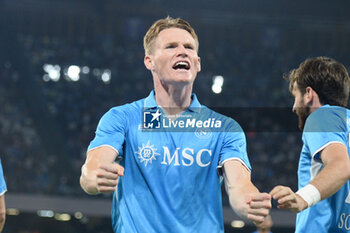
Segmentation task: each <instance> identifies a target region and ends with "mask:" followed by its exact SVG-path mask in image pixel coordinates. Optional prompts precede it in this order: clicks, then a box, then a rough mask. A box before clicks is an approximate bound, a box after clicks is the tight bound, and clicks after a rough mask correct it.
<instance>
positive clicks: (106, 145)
mask: <svg viewBox="0 0 350 233" xmlns="http://www.w3.org/2000/svg"><path fill="white" fill-rule="evenodd" d="M103 146H105V147H109V148H111V149H113V150H114V151H115V152H117V153H118V156H119V151H118V150H117V149H116V148H114V147H113V146H111V145H108V144H103V145H100V146H96V147H93V148H91V149H89V150H88V151H87V152H89V151H92V150H94V149H97V148H100V147H103Z"/></svg>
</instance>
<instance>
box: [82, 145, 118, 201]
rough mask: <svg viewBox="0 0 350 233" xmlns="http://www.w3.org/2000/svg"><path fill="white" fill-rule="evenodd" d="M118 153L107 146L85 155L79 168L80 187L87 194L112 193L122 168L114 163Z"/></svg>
mask: <svg viewBox="0 0 350 233" xmlns="http://www.w3.org/2000/svg"><path fill="white" fill-rule="evenodd" d="M117 156H118V153H117V151H115V150H114V149H112V148H110V147H108V146H101V147H98V148H96V149H93V150H90V151H89V152H88V153H87V156H86V161H85V163H84V165H83V166H82V168H81V176H80V186H81V187H82V188H83V190H84V191H85V192H87V193H88V194H93V195H94V194H98V193H109V192H113V191H114V190H115V189H116V187H117V184H118V177H119V176H123V175H124V168H123V167H122V166H120V165H119V164H117V163H114V161H115V159H116V158H117Z"/></svg>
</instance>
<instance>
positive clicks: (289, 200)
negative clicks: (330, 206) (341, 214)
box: [270, 143, 350, 212]
mask: <svg viewBox="0 0 350 233" xmlns="http://www.w3.org/2000/svg"><path fill="white" fill-rule="evenodd" d="M320 158H321V160H322V163H323V165H324V168H323V169H322V171H321V172H320V173H319V174H318V175H317V176H316V177H315V178H314V179H313V180H312V181H311V182H310V184H311V185H313V186H314V188H316V189H317V190H315V191H316V192H317V191H318V192H319V195H320V198H319V199H320V200H323V199H326V198H328V197H329V196H331V195H333V194H334V193H336V192H337V191H338V190H339V189H340V188H341V187H342V186H343V185H344V184H345V183H346V182H347V181H348V180H349V179H350V159H349V155H348V151H347V148H346V147H345V145H343V144H341V143H333V144H330V145H328V146H327V147H325V148H324V149H323V150H322V151H321V152H320ZM270 194H271V195H272V197H273V198H274V199H276V200H278V204H279V206H278V208H280V209H289V210H291V211H293V212H300V211H302V210H304V209H306V208H308V207H309V204H308V203H307V202H306V201H305V200H304V199H303V198H302V197H301V196H300V195H298V194H296V193H294V192H293V191H292V190H291V189H290V188H288V187H285V186H276V187H275V188H274V189H273V190H272V191H271V192H270ZM311 195H313V194H311Z"/></svg>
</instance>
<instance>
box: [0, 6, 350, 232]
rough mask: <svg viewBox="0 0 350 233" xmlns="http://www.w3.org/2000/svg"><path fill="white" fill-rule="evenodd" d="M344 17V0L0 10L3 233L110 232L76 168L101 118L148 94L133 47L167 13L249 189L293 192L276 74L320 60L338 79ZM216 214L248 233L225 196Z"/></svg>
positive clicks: (347, 53)
mask: <svg viewBox="0 0 350 233" xmlns="http://www.w3.org/2000/svg"><path fill="white" fill-rule="evenodd" d="M349 7H350V3H349V1H345V0H339V1H332V2H331V1H324V0H318V1H316V0H310V1H300V0H296V1H288V0H266V1H259V0H251V1H244V0H221V1H220V0H215V1H214V0H202V1H201V0H192V1H185V0H177V1H165V0H163V1H162V0H143V1H142V0H128V1H122V0H100V1H96V0H74V1H73V0H0V156H1V159H2V163H3V167H4V173H5V178H6V182H7V186H8V192H7V193H6V202H7V222H6V225H5V230H4V232H5V233H56V232H57V233H112V228H111V221H110V208H111V196H110V195H99V196H95V197H91V196H88V195H86V194H85V193H84V192H83V191H82V190H81V188H80V186H79V175H80V167H81V165H82V164H83V162H84V160H85V152H86V148H87V146H88V144H89V141H90V140H91V139H92V137H93V136H94V130H95V128H96V125H97V122H98V120H99V118H100V117H101V116H102V114H103V113H104V112H106V111H107V110H108V109H109V108H111V107H112V106H116V105H121V104H124V103H127V102H131V101H134V100H137V99H140V98H144V97H145V96H147V95H148V93H149V92H150V90H151V89H152V81H151V74H150V73H149V72H148V71H147V70H146V69H145V67H144V65H143V56H144V52H143V47H142V38H143V35H144V33H145V32H146V30H147V29H148V27H149V26H150V25H151V24H152V23H153V21H155V20H156V19H158V18H161V17H165V16H167V15H170V16H172V17H182V18H184V19H186V20H188V21H189V22H190V23H191V24H192V26H193V27H194V28H195V30H196V31H197V34H198V35H199V41H200V48H199V55H200V57H201V60H202V72H200V73H199V75H198V77H197V81H196V83H195V88H194V92H195V93H196V94H197V95H198V97H199V100H200V102H201V103H202V104H204V105H206V106H209V107H212V108H217V109H218V111H222V112H223V113H225V114H227V115H230V116H232V117H233V118H234V119H237V120H238V122H239V123H241V125H242V127H243V129H245V130H246V131H247V134H246V136H247V142H248V153H249V157H250V161H251V164H252V167H253V172H252V178H253V181H254V183H255V184H256V185H257V186H258V187H259V188H260V189H261V190H262V191H266V192H268V191H270V190H271V188H272V187H273V186H275V185H277V184H284V185H289V186H291V187H292V188H293V189H294V190H296V188H297V183H296V170H297V163H298V156H299V152H300V149H301V139H300V136H301V135H300V133H299V132H298V130H297V127H296V122H297V119H296V116H293V115H291V116H290V114H289V113H290V112H291V106H292V104H293V99H292V97H291V96H290V94H289V93H288V87H287V83H286V82H285V81H284V80H283V78H282V76H283V73H284V72H286V71H288V70H290V69H291V68H294V67H296V66H297V65H299V63H300V62H301V61H302V60H304V59H305V58H307V57H312V56H320V55H323V56H330V57H333V58H335V59H336V60H339V61H340V62H342V63H344V64H345V65H346V66H347V68H348V69H349V65H350V43H349V42H350V16H349V13H348V10H349V9H350V8H349ZM252 109H253V110H252ZM281 112H282V113H283V114H285V115H283V117H282V116H281V115H279V114H280V113H281ZM266 113H270V116H272V117H267V118H266V119H265V118H264V117H261V116H260V114H262V115H264V114H266ZM271 113H272V114H271ZM251 114H253V115H251ZM247 119H249V120H247ZM281 119H284V120H285V121H283V124H279V122H280V120H281ZM286 119H287V120H286ZM260 126H263V127H260ZM223 193H225V192H224V190H223ZM223 204H224V216H225V217H224V218H225V229H226V232H252V231H253V230H254V227H253V226H252V225H250V224H249V223H244V222H240V221H237V220H239V219H238V218H237V216H236V215H235V214H234V213H233V212H232V210H231V209H230V207H229V204H228V200H227V197H226V194H224V198H223ZM274 204H275V203H274ZM272 218H273V220H274V222H275V225H274V227H273V232H281V233H283V232H293V230H294V221H295V215H294V214H292V213H289V212H284V211H277V210H276V207H275V205H274V209H273V211H272Z"/></svg>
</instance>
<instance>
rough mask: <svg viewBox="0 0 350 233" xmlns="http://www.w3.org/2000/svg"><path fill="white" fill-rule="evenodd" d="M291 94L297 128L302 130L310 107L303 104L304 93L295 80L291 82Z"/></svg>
mask: <svg viewBox="0 0 350 233" xmlns="http://www.w3.org/2000/svg"><path fill="white" fill-rule="evenodd" d="M292 94H293V96H294V105H293V112H295V113H296V114H297V115H298V120H299V129H300V130H301V131H303V130H304V126H305V122H306V118H307V117H308V116H309V115H310V107H309V106H307V105H306V104H305V101H304V95H303V94H302V93H301V91H300V89H299V87H298V84H297V83H296V82H294V84H293V90H292Z"/></svg>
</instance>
